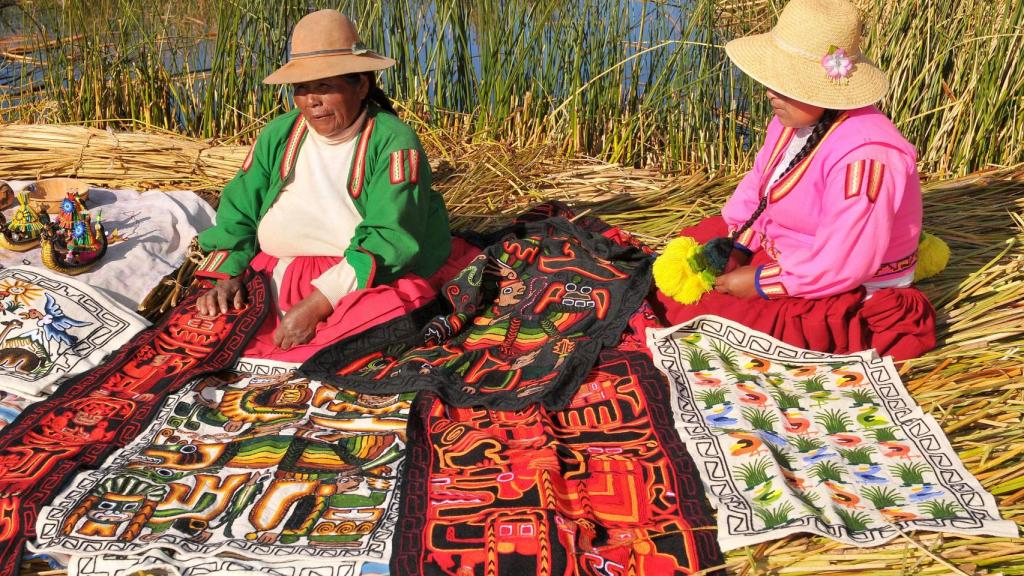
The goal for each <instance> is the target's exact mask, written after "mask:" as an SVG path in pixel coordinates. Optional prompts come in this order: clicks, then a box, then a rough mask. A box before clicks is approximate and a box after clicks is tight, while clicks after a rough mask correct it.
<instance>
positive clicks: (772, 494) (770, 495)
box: [753, 480, 782, 506]
mask: <svg viewBox="0 0 1024 576" xmlns="http://www.w3.org/2000/svg"><path fill="white" fill-rule="evenodd" d="M779 498H782V490H779V489H778V488H776V489H774V490H772V481H771V480H769V481H767V482H765V483H764V484H761V485H760V486H758V487H757V489H756V490H755V491H754V497H753V500H754V502H756V503H758V504H760V505H761V506H771V505H772V504H774V503H775V501H776V500H778V499H779Z"/></svg>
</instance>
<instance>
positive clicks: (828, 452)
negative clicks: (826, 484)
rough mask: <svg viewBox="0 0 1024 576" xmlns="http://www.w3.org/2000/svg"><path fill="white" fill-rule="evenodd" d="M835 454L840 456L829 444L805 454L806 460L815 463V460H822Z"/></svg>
mask: <svg viewBox="0 0 1024 576" xmlns="http://www.w3.org/2000/svg"><path fill="white" fill-rule="evenodd" d="M833 456H838V454H836V452H835V451H834V450H832V449H831V448H829V447H828V446H822V447H821V448H817V449H815V450H814V452H811V453H810V454H808V455H807V456H804V462H806V463H808V464H814V463H815V462H820V461H822V460H825V459H826V458H831V457H833Z"/></svg>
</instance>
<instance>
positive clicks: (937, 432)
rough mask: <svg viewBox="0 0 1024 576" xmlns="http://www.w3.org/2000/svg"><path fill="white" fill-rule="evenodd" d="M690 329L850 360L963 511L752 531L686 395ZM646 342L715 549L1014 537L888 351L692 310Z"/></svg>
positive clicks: (718, 452)
mask: <svg viewBox="0 0 1024 576" xmlns="http://www.w3.org/2000/svg"><path fill="white" fill-rule="evenodd" d="M695 333H699V334H702V335H706V336H711V337H714V338H718V339H720V340H724V341H725V342H727V343H728V344H730V345H731V346H733V347H734V348H737V349H739V350H741V351H743V352H748V353H750V354H755V355H757V356H759V357H762V358H765V359H767V360H771V361H783V362H786V363H792V364H799V363H807V364H821V363H829V362H842V363H846V364H850V365H857V366H858V367H859V369H860V371H862V373H863V374H865V375H866V376H867V380H868V383H869V384H870V386H871V388H872V389H873V391H874V392H875V393H876V394H877V396H878V398H879V399H881V400H882V404H883V406H882V409H883V410H885V412H886V414H887V416H888V417H889V418H890V422H892V423H893V425H894V426H898V427H899V428H900V429H901V430H902V431H903V433H904V434H905V435H906V438H907V439H908V441H911V442H913V443H914V445H915V446H916V447H917V449H918V450H920V452H921V454H923V455H924V457H925V458H926V460H927V462H928V463H929V464H930V465H931V466H932V468H933V469H934V470H935V471H936V474H937V476H938V482H936V484H937V485H941V486H943V487H945V488H946V489H947V490H948V493H949V494H951V495H952V496H953V497H954V498H955V499H956V503H957V504H959V505H960V506H961V507H962V509H963V510H964V511H965V514H964V515H962V516H959V517H956V518H949V519H926V520H913V521H908V522H899V523H898V526H899V528H897V527H896V526H895V525H890V526H886V527H884V528H880V529H868V530H864V531H858V532H850V531H849V530H847V528H846V527H845V526H843V525H836V524H828V523H826V522H824V521H822V520H821V519H820V518H818V517H816V516H814V515H807V516H803V517H801V518H797V519H794V520H793V521H792V522H791V523H789V524H787V525H786V526H785V527H782V528H775V529H760V530H758V529H755V528H754V526H755V523H754V518H755V515H754V510H753V508H752V507H751V506H750V501H749V500H748V498H747V497H746V496H745V495H743V489H742V487H741V486H739V485H738V484H737V483H736V481H735V480H734V478H733V477H732V474H730V471H729V467H728V464H727V459H726V457H725V453H726V451H727V450H728V448H727V447H726V446H725V445H724V444H723V435H722V434H721V433H720V432H719V431H716V429H714V428H713V427H712V426H710V425H709V424H708V423H707V422H706V421H705V419H704V418H703V416H702V414H701V410H700V409H699V407H698V405H697V400H696V398H695V397H694V392H693V390H694V388H693V382H692V381H691V378H692V376H691V373H690V372H688V371H687V369H686V368H687V367H686V366H685V361H684V360H683V356H682V349H681V345H680V343H679V339H681V338H683V337H685V336H687V335H691V334H695ZM648 347H649V348H650V350H651V352H652V354H653V355H654V361H655V365H656V366H657V367H658V369H660V370H661V371H662V372H664V373H665V375H666V376H667V377H668V379H669V382H670V388H671V391H672V404H673V406H674V410H673V414H674V415H675V418H676V429H677V431H678V432H679V434H680V436H681V437H682V438H683V440H684V441H685V442H686V445H687V448H688V449H689V450H690V454H691V455H692V456H693V458H694V460H696V462H697V465H698V468H699V470H700V474H701V479H702V481H703V483H704V486H705V489H706V490H707V493H708V497H709V499H710V500H711V501H712V504H713V505H714V506H715V507H716V508H717V509H718V528H719V536H718V538H719V543H720V544H721V545H722V549H723V550H732V549H735V548H739V547H742V546H750V545H753V544H757V543H760V542H765V541H768V540H773V539H776V538H781V537H784V536H787V535H789V534H795V533H801V532H810V533H814V534H819V535H821V536H826V537H829V538H832V539H834V540H838V541H841V542H845V543H849V544H853V545H855V546H860V547H870V546H878V545H880V544H884V543H885V542H888V541H889V540H892V539H893V538H895V537H897V536H898V535H899V533H900V532H901V531H903V532H907V531H911V530H931V531H945V532H957V533H966V534H992V535H996V536H1006V537H1016V536H1017V526H1016V524H1015V523H1013V522H1010V521H1006V520H1002V519H1001V518H1000V517H999V512H998V507H997V505H996V501H995V498H994V497H993V496H992V495H991V494H990V493H988V492H987V491H986V490H985V489H984V488H983V487H982V486H981V484H980V483H979V482H978V480H977V479H976V478H974V476H973V475H971V474H970V473H969V472H968V471H967V470H966V468H965V467H964V465H963V463H962V462H961V461H960V459H959V458H957V457H956V456H955V454H956V453H955V452H954V451H953V448H952V446H951V445H950V444H949V440H948V439H947V438H946V436H945V434H943V433H942V429H941V427H940V426H939V425H938V423H937V422H936V421H935V419H934V418H932V417H931V416H930V415H928V414H925V413H924V412H923V411H922V410H921V408H920V407H919V406H918V405H917V403H916V402H915V401H914V400H913V398H912V397H911V396H910V394H909V393H908V392H907V389H906V387H904V385H903V382H902V381H901V380H900V377H899V373H898V372H897V370H896V368H895V366H894V365H893V363H892V360H891V359H890V358H889V357H885V358H880V357H878V356H877V354H875V353H874V351H866V352H860V353H857V354H849V355H837V354H825V353H821V352H814V351H810V350H804V349H801V348H796V347H794V346H790V345H789V344H786V343H784V342H781V341H779V340H776V339H774V338H772V337H771V336H768V335H767V334H763V333H761V332H756V331H754V330H751V329H749V328H746V327H744V326H742V325H740V324H737V323H735V322H731V321H729V320H726V319H724V318H720V317H717V316H698V317H697V318H694V319H692V320H690V321H689V322H687V323H685V324H682V325H679V326H675V327H672V328H666V329H662V330H648Z"/></svg>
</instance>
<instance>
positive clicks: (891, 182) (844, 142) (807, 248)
mask: <svg viewBox="0 0 1024 576" xmlns="http://www.w3.org/2000/svg"><path fill="white" fill-rule="evenodd" d="M793 132H794V131H793V129H791V128H785V127H783V126H782V124H781V123H780V122H779V120H778V118H775V119H773V120H772V121H771V123H770V124H769V125H768V134H767V137H766V139H765V144H764V146H762V147H761V150H760V151H759V152H758V153H757V158H756V159H755V162H754V169H753V170H751V171H750V173H748V174H747V176H746V177H745V178H744V179H743V181H742V182H740V185H739V186H738V187H737V188H736V191H735V192H734V193H733V195H732V197H731V198H730V199H729V201H728V202H726V204H725V206H724V207H723V208H722V217H723V218H724V219H725V222H726V223H727V224H728V225H729V229H730V231H732V230H736V229H738V228H739V227H740V226H742V225H743V223H744V222H745V221H746V220H747V218H749V217H750V215H751V214H752V213H753V212H754V210H755V209H756V208H757V204H758V201H759V199H760V195H761V194H762V193H767V194H768V195H769V200H768V208H767V209H766V210H765V211H764V213H763V214H762V215H761V217H760V218H759V219H758V220H757V221H756V222H755V223H754V225H753V226H752V227H751V228H750V230H748V231H747V232H745V233H744V234H742V235H741V236H740V237H739V239H738V240H739V242H740V243H741V244H742V245H744V246H745V247H747V248H749V249H750V250H752V251H757V250H762V249H763V250H766V251H767V253H768V255H769V256H771V258H772V260H774V263H772V264H769V265H766V266H762V267H760V268H759V269H758V273H757V280H756V284H757V290H758V293H759V294H761V296H762V297H764V298H769V299H773V298H782V297H786V296H800V297H803V298H823V297H826V296H832V295H835V294H840V293H842V292H846V291H849V290H852V289H854V288H857V287H858V286H861V285H864V284H869V285H870V284H877V285H892V284H894V283H899V280H900V279H906V277H908V276H910V277H912V275H913V273H914V266H915V264H916V262H917V243H918V239H919V236H920V234H921V184H920V180H919V177H918V174H917V166H916V161H917V155H916V153H915V151H914V147H913V146H912V145H911V144H910V143H909V142H907V141H906V139H905V138H903V136H902V135H901V134H900V132H899V130H897V129H896V127H895V126H893V124H892V122H890V121H889V119H888V118H887V117H886V116H885V115H884V114H882V113H881V112H879V111H878V109H877V108H875V107H873V106H869V107H866V108H860V109H857V110H851V111H848V112H845V113H843V115H841V116H840V117H839V118H838V119H837V120H836V122H835V123H833V125H832V128H831V130H830V132H829V133H828V134H827V135H826V136H825V138H824V139H823V140H822V141H821V143H820V144H819V145H818V147H817V148H816V149H815V150H814V152H813V153H812V154H811V155H809V156H808V157H806V158H805V159H804V160H803V161H802V162H801V163H800V164H799V165H797V166H796V167H795V168H794V169H793V170H791V171H790V172H789V174H788V175H786V176H785V177H784V178H782V179H780V180H779V181H777V182H775V183H774V184H772V185H771V186H768V185H767V184H768V183H767V179H768V177H769V176H770V175H771V174H772V172H773V171H774V168H775V165H776V164H778V163H779V162H780V160H781V158H782V156H783V155H784V153H785V151H786V148H787V146H788V144H789V141H790V139H791V138H792V137H793ZM764 188H768V190H767V191H765V190H764Z"/></svg>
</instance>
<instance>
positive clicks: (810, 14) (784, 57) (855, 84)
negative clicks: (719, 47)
mask: <svg viewBox="0 0 1024 576" xmlns="http://www.w3.org/2000/svg"><path fill="white" fill-rule="evenodd" d="M860 31H861V19H860V12H859V11H858V10H857V8H856V7H855V6H854V5H853V4H851V3H850V2H847V1H846V0H792V2H790V3H789V4H787V5H786V7H785V8H783V9H782V14H780V15H779V21H778V22H777V23H776V24H775V27H774V28H772V30H771V32H768V33H767V34H757V35H754V36H747V37H744V38H737V39H736V40H733V41H732V42H729V43H728V44H726V45H725V52H726V54H728V55H729V58H730V59H732V61H733V63H734V64H736V66H737V67H739V69H740V70H743V71H744V72H746V73H747V74H749V75H750V76H751V77H752V78H753V79H754V80H757V81H758V82H760V83H761V84H764V85H765V86H767V87H768V88H771V89H772V90H774V91H775V92H778V93H779V94H782V95H784V96H789V97H790V98H794V99H796V100H799V101H800V102H804V103H807V104H812V105H814V106H821V107H823V108H831V109H834V110H853V109H854V108H861V107H863V106H867V105H869V104H872V103H874V102H877V101H878V100H880V99H881V98H882V97H883V96H885V93H886V91H887V90H888V89H889V80H888V78H886V75H885V72H882V71H881V70H879V69H878V67H877V66H875V64H874V63H873V62H871V61H870V60H868V59H867V58H866V57H865V56H864V54H863V53H861V51H860V40H861V38H860Z"/></svg>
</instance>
